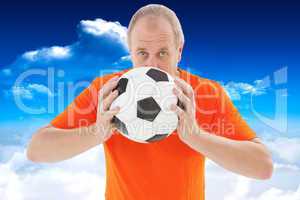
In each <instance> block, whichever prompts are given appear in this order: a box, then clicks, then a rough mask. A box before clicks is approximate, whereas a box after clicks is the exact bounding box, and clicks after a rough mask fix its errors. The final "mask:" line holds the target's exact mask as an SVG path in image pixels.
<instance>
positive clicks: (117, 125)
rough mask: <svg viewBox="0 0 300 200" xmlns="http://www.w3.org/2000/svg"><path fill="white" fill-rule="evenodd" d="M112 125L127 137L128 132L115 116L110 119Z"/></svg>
mask: <svg viewBox="0 0 300 200" xmlns="http://www.w3.org/2000/svg"><path fill="white" fill-rule="evenodd" d="M111 121H112V123H114V124H115V125H116V128H117V129H118V130H119V131H121V132H122V133H124V134H126V135H128V130H127V128H126V125H125V124H124V123H123V122H122V121H121V120H120V119H119V118H118V117H116V116H114V117H113V118H112V120H111Z"/></svg>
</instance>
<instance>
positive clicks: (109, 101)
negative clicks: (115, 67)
mask: <svg viewBox="0 0 300 200" xmlns="http://www.w3.org/2000/svg"><path fill="white" fill-rule="evenodd" d="M117 97H118V90H115V91H113V92H111V93H110V94H109V95H108V96H107V97H106V98H105V99H104V100H103V102H102V106H103V107H102V108H103V111H106V110H108V109H109V107H110V106H111V104H112V102H113V100H115V99H116V98H117Z"/></svg>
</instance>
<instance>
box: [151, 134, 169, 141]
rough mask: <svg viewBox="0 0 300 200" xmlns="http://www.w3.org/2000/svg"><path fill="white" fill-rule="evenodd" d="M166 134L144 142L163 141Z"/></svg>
mask: <svg viewBox="0 0 300 200" xmlns="http://www.w3.org/2000/svg"><path fill="white" fill-rule="evenodd" d="M167 136H168V134H157V135H154V136H153V137H151V138H149V139H147V140H146V142H155V141H159V140H162V139H164V138H165V137H167Z"/></svg>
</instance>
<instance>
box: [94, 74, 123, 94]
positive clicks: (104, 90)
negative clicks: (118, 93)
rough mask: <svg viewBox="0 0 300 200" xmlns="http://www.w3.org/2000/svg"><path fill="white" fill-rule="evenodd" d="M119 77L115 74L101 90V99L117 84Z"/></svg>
mask: <svg viewBox="0 0 300 200" xmlns="http://www.w3.org/2000/svg"><path fill="white" fill-rule="evenodd" d="M118 80H119V77H118V76H115V77H114V78H112V79H110V80H109V81H108V82H106V83H105V84H104V85H103V86H102V88H101V89H100V91H99V99H100V100H103V99H104V98H105V97H106V96H107V95H108V94H109V93H110V92H111V91H112V90H113V89H114V88H115V87H116V86H117V85H118Z"/></svg>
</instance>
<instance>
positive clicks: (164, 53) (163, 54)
mask: <svg viewBox="0 0 300 200" xmlns="http://www.w3.org/2000/svg"><path fill="white" fill-rule="evenodd" d="M167 55H168V52H167V51H161V52H159V57H165V56H167Z"/></svg>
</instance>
